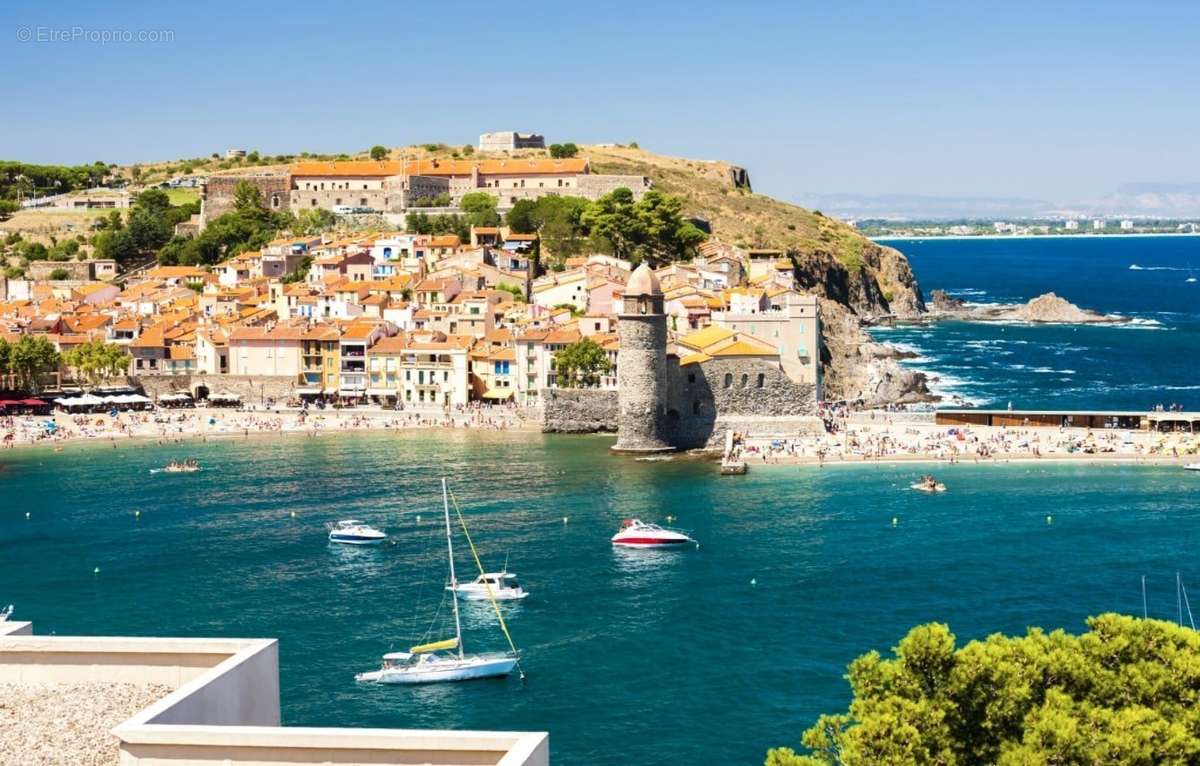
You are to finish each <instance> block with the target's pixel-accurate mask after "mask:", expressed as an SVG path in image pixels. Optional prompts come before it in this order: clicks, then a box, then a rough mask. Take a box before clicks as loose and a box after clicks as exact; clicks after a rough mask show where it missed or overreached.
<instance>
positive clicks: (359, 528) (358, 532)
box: [329, 519, 387, 545]
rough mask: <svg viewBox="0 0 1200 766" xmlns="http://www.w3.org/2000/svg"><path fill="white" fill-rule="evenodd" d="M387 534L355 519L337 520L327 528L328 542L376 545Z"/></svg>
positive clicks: (384, 538) (385, 537)
mask: <svg viewBox="0 0 1200 766" xmlns="http://www.w3.org/2000/svg"><path fill="white" fill-rule="evenodd" d="M386 539H387V534H386V533H384V532H381V531H379V530H378V529H375V528H374V527H371V526H368V525H366V524H364V523H363V522H361V521H358V520H356V519H346V520H344V521H339V522H338V523H337V524H335V525H334V527H333V529H331V530H329V542H331V543H346V544H347V545H378V544H379V543H382V542H383V541H384V540H386Z"/></svg>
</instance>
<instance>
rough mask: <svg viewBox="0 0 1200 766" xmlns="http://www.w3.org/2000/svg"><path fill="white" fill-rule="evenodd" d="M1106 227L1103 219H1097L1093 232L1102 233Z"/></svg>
mask: <svg viewBox="0 0 1200 766" xmlns="http://www.w3.org/2000/svg"><path fill="white" fill-rule="evenodd" d="M1104 226H1105V223H1104V219H1103V218H1097V219H1095V220H1094V221H1092V231H1100V230H1101V229H1103V228H1104Z"/></svg>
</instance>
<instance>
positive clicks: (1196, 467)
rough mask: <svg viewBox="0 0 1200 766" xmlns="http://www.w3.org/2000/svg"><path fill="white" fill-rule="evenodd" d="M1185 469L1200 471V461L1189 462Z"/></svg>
mask: <svg viewBox="0 0 1200 766" xmlns="http://www.w3.org/2000/svg"><path fill="white" fill-rule="evenodd" d="M1183 470H1185V471H1200V463H1188V464H1187V465H1185V466H1184V467H1183Z"/></svg>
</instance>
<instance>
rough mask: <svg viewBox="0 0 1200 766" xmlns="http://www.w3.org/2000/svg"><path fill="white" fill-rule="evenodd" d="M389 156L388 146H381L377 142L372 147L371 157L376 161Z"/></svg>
mask: <svg viewBox="0 0 1200 766" xmlns="http://www.w3.org/2000/svg"><path fill="white" fill-rule="evenodd" d="M387 156H388V150H387V147H386V146H380V145H379V144H375V145H374V146H372V147H371V159H373V160H375V161H376V162H379V161H380V160H384V159H387Z"/></svg>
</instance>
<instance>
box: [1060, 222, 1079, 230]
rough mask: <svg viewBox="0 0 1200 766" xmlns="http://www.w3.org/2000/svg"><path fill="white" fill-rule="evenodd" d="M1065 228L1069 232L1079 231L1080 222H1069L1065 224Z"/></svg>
mask: <svg viewBox="0 0 1200 766" xmlns="http://www.w3.org/2000/svg"><path fill="white" fill-rule="evenodd" d="M1063 228H1064V229H1066V230H1067V231H1076V230H1077V229H1079V221H1067V222H1066V223H1065V224H1063Z"/></svg>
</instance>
